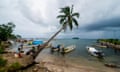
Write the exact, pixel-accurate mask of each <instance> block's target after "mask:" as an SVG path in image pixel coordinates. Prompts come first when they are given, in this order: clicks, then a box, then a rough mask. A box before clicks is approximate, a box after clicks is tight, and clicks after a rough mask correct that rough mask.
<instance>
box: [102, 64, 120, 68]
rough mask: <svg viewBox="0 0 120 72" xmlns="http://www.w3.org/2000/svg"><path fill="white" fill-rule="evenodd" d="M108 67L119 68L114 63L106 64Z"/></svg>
mask: <svg viewBox="0 0 120 72" xmlns="http://www.w3.org/2000/svg"><path fill="white" fill-rule="evenodd" d="M104 65H105V66H106V67H111V68H117V67H118V66H117V65H116V64H114V63H105V64H104Z"/></svg>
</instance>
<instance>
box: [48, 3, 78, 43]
mask: <svg viewBox="0 0 120 72" xmlns="http://www.w3.org/2000/svg"><path fill="white" fill-rule="evenodd" d="M60 13H61V15H58V16H57V18H58V19H59V22H60V24H61V28H60V30H58V32H56V33H55V34H54V35H53V36H52V37H51V38H50V39H49V40H48V41H47V42H46V44H48V43H49V42H50V41H51V40H53V39H54V38H55V37H56V36H57V35H58V34H59V33H60V32H61V31H62V30H64V31H66V29H67V27H69V28H70V30H72V29H73V26H74V25H75V26H77V27H78V25H79V24H78V22H77V20H76V18H79V13H78V12H73V5H72V7H71V8H70V7H69V6H66V7H64V8H61V10H60Z"/></svg>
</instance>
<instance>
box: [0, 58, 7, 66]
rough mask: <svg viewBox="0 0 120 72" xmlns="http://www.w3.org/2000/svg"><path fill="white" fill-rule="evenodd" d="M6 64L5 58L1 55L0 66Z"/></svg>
mask: <svg viewBox="0 0 120 72" xmlns="http://www.w3.org/2000/svg"><path fill="white" fill-rule="evenodd" d="M6 64H7V60H5V59H3V58H2V57H0V67H3V66H5V65H6Z"/></svg>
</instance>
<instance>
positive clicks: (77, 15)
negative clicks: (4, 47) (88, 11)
mask: <svg viewBox="0 0 120 72" xmlns="http://www.w3.org/2000/svg"><path fill="white" fill-rule="evenodd" d="M72 16H73V17H74V16H76V17H77V18H79V16H80V15H79V13H73V14H72Z"/></svg>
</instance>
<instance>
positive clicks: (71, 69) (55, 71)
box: [36, 53, 120, 72]
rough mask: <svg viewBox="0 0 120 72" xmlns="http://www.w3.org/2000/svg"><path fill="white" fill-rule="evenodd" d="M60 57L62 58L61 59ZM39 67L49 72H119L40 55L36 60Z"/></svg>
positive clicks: (119, 71)
mask: <svg viewBox="0 0 120 72" xmlns="http://www.w3.org/2000/svg"><path fill="white" fill-rule="evenodd" d="M61 57H62V58H61ZM36 61H37V62H40V65H42V66H43V67H45V68H47V69H48V70H49V71H51V72H120V69H115V68H108V67H105V66H103V67H99V66H98V67H97V66H96V67H93V66H91V65H90V64H89V65H87V64H84V63H85V61H83V60H82V59H81V64H78V63H74V61H72V60H68V59H67V60H66V59H65V58H63V56H59V57H56V56H54V55H50V54H45V53H40V54H39V55H38V57H37V58H36Z"/></svg>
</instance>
